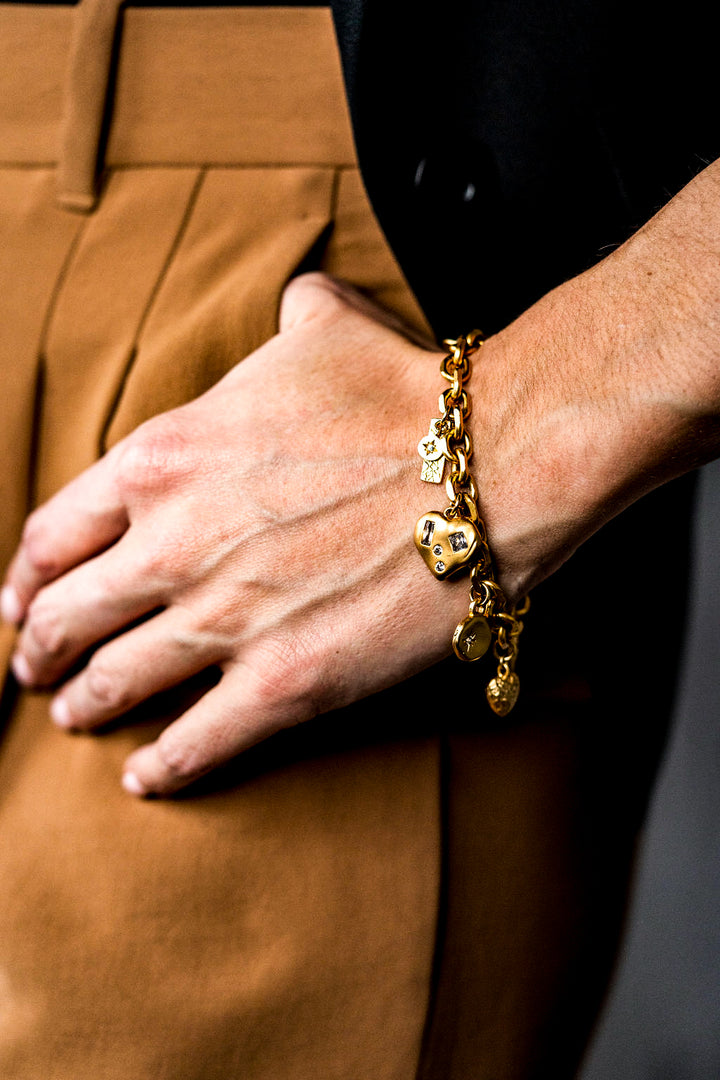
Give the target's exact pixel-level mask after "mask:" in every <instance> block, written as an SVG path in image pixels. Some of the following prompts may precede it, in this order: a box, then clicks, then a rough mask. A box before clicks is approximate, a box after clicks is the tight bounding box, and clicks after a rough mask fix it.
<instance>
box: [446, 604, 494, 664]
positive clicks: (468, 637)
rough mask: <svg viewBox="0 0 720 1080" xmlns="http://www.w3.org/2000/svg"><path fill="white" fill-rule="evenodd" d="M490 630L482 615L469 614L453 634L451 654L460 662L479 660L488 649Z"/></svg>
mask: <svg viewBox="0 0 720 1080" xmlns="http://www.w3.org/2000/svg"><path fill="white" fill-rule="evenodd" d="M491 642H492V630H491V629H490V623H489V622H488V621H487V619H486V618H485V616H484V615H473V614H470V615H468V617H467V618H466V619H464V620H463V622H461V623H460V624H459V625H458V626H457V627H456V628H455V633H454V634H453V639H452V647H453V652H454V653H455V655H456V656H457V657H458V658H459V659H460V660H470V661H472V660H479V659H480V657H481V656H484V655H485V653H486V652H487V651H488V649H489V648H490V643H491Z"/></svg>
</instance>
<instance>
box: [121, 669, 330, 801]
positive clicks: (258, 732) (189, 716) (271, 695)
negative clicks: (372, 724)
mask: <svg viewBox="0 0 720 1080" xmlns="http://www.w3.org/2000/svg"><path fill="white" fill-rule="evenodd" d="M283 698H284V695H283V694H282V691H281V684H280V683H276V684H275V685H274V686H272V685H269V684H268V683H264V682H261V681H260V680H258V679H257V677H256V676H255V675H253V673H252V672H251V670H250V669H249V668H247V667H246V666H245V665H244V664H236V665H233V666H232V667H230V668H228V669H227V670H226V672H225V674H224V675H223V678H222V679H221V680H220V682H219V683H218V685H217V686H216V687H214V688H213V689H212V690H210V691H208V693H207V694H205V696H204V697H202V698H201V699H200V701H199V702H197V704H196V705H194V706H193V707H192V708H191V709H189V710H188V711H187V712H186V713H185V714H184V715H183V716H181V717H180V719H179V720H176V721H175V722H174V723H173V724H171V725H170V726H169V727H168V728H166V729H165V731H164V732H163V733H162V735H161V736H160V737H159V738H158V739H157V740H156V741H155V742H154V743H150V744H149V745H148V746H143V747H141V748H140V749H139V750H136V751H135V753H133V754H131V755H130V757H129V758H128V759H127V761H126V763H125V769H124V773H123V779H122V783H123V787H124V788H125V790H126V791H128V792H129V793H130V794H131V795H171V794H173V792H176V791H179V790H180V789H181V788H183V787H186V786H187V785H188V784H190V783H192V781H193V780H197V779H198V778H199V777H201V776H203V775H205V773H208V772H210V771H211V770H212V769H214V768H217V767H218V766H219V765H224V764H225V763H226V762H228V761H230V759H231V758H233V757H235V756H236V755H237V754H239V753H241V751H243V750H247V749H249V748H250V747H251V746H254V745H255V744H256V743H258V742H261V741H262V740H263V739H266V738H268V737H269V736H271V735H274V734H276V733H277V732H278V731H281V730H283V728H286V727H291V726H292V725H293V724H297V723H300V721H302V720H305V719H308V718H309V717H310V716H311V715H312V714H313V711H314V710H313V709H312V708H311V707H310V706H309V705H308V703H307V701H303V700H302V699H300V698H297V697H293V698H285V699H284V700H283Z"/></svg>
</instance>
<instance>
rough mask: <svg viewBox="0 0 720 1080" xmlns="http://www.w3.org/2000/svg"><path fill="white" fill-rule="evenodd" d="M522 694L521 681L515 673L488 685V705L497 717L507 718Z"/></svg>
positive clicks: (500, 677) (494, 680)
mask: <svg viewBox="0 0 720 1080" xmlns="http://www.w3.org/2000/svg"><path fill="white" fill-rule="evenodd" d="M519 693H520V680H519V679H518V677H517V675H516V674H515V672H514V671H511V672H509V674H507V675H505V676H502V675H498V677H497V678H495V679H491V680H490V682H489V683H488V684H487V689H486V691H485V696H486V697H487V700H488V705H489V706H490V708H491V709H492V711H493V712H494V713H495V714H496V715H497V716H507V714H508V713H509V712H510V710H511V709H512V708H513V706H514V705H515V702H516V701H517V699H518V694H519Z"/></svg>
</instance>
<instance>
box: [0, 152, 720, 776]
mask: <svg viewBox="0 0 720 1080" xmlns="http://www.w3.org/2000/svg"><path fill="white" fill-rule="evenodd" d="M719 177H720V172H719V170H718V168H717V166H715V165H713V166H710V167H709V168H708V169H706V170H705V171H704V173H702V174H701V175H700V176H699V177H698V178H697V179H696V180H695V181H693V183H691V184H690V185H688V187H687V188H685V189H684V190H683V191H682V192H681V193H680V194H679V195H678V196H676V197H675V199H673V200H672V201H671V202H670V203H669V204H668V205H667V206H666V207H665V209H664V210H663V211H661V213H660V214H659V215H657V216H656V217H655V218H654V219H653V220H652V221H651V222H650V223H649V224H648V225H647V226H645V228H643V229H642V230H641V231H640V232H639V233H637V234H636V235H635V236H634V237H632V238H631V240H629V241H628V242H627V243H626V244H625V245H623V247H621V248H619V249H618V250H617V251H615V252H614V253H613V254H612V255H610V256H609V257H607V258H606V259H604V260H603V261H602V262H601V263H599V264H598V265H597V266H596V267H594V268H593V269H592V270H590V271H588V272H587V273H586V274H583V275H582V276H580V277H578V278H576V279H574V280H572V281H570V282H567V283H566V284H564V285H562V286H560V287H559V288H558V289H556V290H554V291H553V292H552V293H550V294H549V295H548V296H546V297H544V298H543V299H542V300H541V301H540V302H538V303H537V304H536V305H534V306H533V307H532V308H531V309H529V310H528V311H527V312H526V313H525V314H524V315H523V316H522V317H521V318H520V319H518V320H517V321H516V322H515V323H513V324H512V325H511V326H509V327H508V328H507V329H506V330H504V331H503V332H502V333H501V334H498V335H497V336H496V337H494V338H492V339H490V340H489V341H488V342H487V343H486V344H485V345H484V347H483V349H482V352H481V355H480V356H479V357H478V359H477V361H476V363H475V365H474V371H473V376H472V380H471V384H470V391H471V399H472V402H473V415H472V417H471V421H470V430H471V433H472V436H473V442H474V447H475V456H474V461H473V474H474V476H475V478H476V482H477V485H478V489H479V491H480V492H481V504H482V505H481V511H482V514H483V516H484V519H485V521H486V524H487V528H488V533H489V536H490V542H491V546H492V549H493V553H494V556H495V560H496V563H497V567H498V572H499V577H500V581H501V584H502V585H503V586H504V588H505V590H506V592H507V594H508V596H509V597H510V598H511V599H514V598H517V597H519V596H520V595H522V594H523V593H524V592H525V591H527V590H528V589H530V588H532V586H533V585H535V584H537V583H538V582H539V581H540V580H542V579H543V578H545V577H547V576H548V575H549V574H551V573H552V572H553V571H554V570H555V569H556V568H557V567H558V566H559V565H560V564H561V563H562V562H563V561H564V560H565V559H566V558H568V557H569V556H570V555H571V554H572V552H573V551H574V550H575V549H576V548H577V547H578V545H579V544H581V543H582V542H583V541H584V540H585V539H587V537H588V536H590V535H591V534H592V533H593V532H594V531H595V530H596V529H597V528H599V527H600V526H601V525H602V524H603V523H604V522H605V521H607V520H608V519H609V518H610V517H612V516H613V515H614V514H616V513H618V512H619V511H620V510H621V509H622V508H623V507H624V506H626V505H627V504H628V503H630V502H632V501H633V500H634V499H636V498H638V497H639V496H640V495H641V494H643V493H644V492H646V491H649V490H650V489H651V488H653V487H656V486H658V485H659V484H661V483H663V482H665V481H666V480H668V479H670V478H671V477H673V476H676V475H679V474H680V473H682V472H684V471H686V470H688V469H689V468H692V467H693V466H694V465H696V464H699V463H702V462H704V461H707V460H709V459H711V458H712V457H714V456H716V455H717V454H718V453H719V452H720V450H719V446H720V424H719V423H718V414H719V413H720V365H719V364H718V362H717V352H718V350H717V344H716V343H717V341H718V335H719V333H720V318H719V317H718V312H719V311H720V284H719V282H720V274H719V273H718V271H720V187H719ZM441 355H442V354H441V353H439V352H438V351H437V350H436V349H434V348H428V347H424V346H422V345H420V344H418V343H416V342H413V341H411V340H409V339H408V338H407V337H406V336H405V335H404V334H403V333H402V332H401V330H399V329H398V327H397V326H396V324H395V323H394V320H393V318H392V317H391V316H389V315H388V314H387V313H385V312H382V311H381V310H380V309H378V308H376V307H374V306H373V305H372V304H370V303H369V302H368V301H367V300H365V299H363V298H362V297H360V296H359V295H358V294H357V293H355V292H354V291H353V290H351V289H350V288H349V287H347V286H345V285H343V284H342V283H339V282H335V281H332V280H330V279H328V278H326V277H324V276H322V275H317V274H314V275H305V276H303V277H300V278H298V279H296V280H295V281H294V282H292V283H291V284H290V286H288V288H287V290H286V292H285V295H284V299H283V304H282V310H281V318H280V331H279V333H278V334H277V335H276V337H274V338H273V339H272V340H271V341H269V342H268V343H267V344H266V345H264V346H263V347H262V348H261V349H259V350H258V351H257V352H255V353H254V354H253V355H252V356H250V357H248V358H247V359H245V360H244V361H243V362H242V363H241V364H239V365H238V366H237V367H236V368H235V369H234V370H232V371H231V372H230V373H229V374H228V375H227V376H226V377H225V378H224V379H223V380H222V381H221V382H220V383H218V384H217V385H216V386H215V387H214V388H213V389H212V390H211V391H209V392H208V393H207V394H205V395H203V396H202V397H201V398H198V399H197V400H196V401H193V402H190V403H189V404H187V405H185V406H183V407H182V408H180V409H176V410H174V411H172V412H170V413H166V414H163V415H161V416H159V417H156V418H155V419H153V420H151V421H149V422H148V423H146V424H144V425H143V426H142V427H140V428H139V429H138V430H137V431H136V432H135V433H134V434H132V435H131V436H130V437H129V438H127V439H126V440H124V441H123V442H122V443H120V444H119V445H118V446H116V447H114V448H113V449H112V450H111V451H110V452H109V453H108V454H107V455H106V456H105V457H104V458H103V459H101V460H100V461H99V462H97V463H96V464H95V465H94V466H93V467H92V468H90V469H89V470H87V471H86V472H85V473H83V474H82V475H81V476H79V477H78V478H77V479H76V480H74V481H73V482H72V483H71V484H69V485H68V486H67V487H66V488H64V489H63V490H62V491H61V492H59V493H58V494H57V495H56V496H55V497H54V498H53V499H51V500H50V501H49V502H48V503H46V504H45V505H44V506H41V507H40V508H39V509H38V510H36V511H35V512H34V513H33V514H32V515H31V517H30V518H29V519H28V521H27V524H26V527H25V530H24V534H23V539H22V542H21V545H20V547H19V549H18V551H17V553H16V555H15V557H14V559H13V561H12V564H11V566H10V568H9V570H8V573H7V577H6V581H5V586H4V588H3V592H2V612H3V616H4V617H5V619H6V620H7V621H9V622H13V623H16V624H18V625H19V626H20V627H21V629H20V634H19V638H18V644H17V650H16V653H15V656H14V659H13V669H14V672H15V675H16V677H17V678H18V680H19V681H20V682H21V683H22V684H24V685H26V686H32V687H48V686H54V685H56V686H57V687H58V689H57V692H56V694H55V697H54V699H53V702H52V706H51V714H52V716H53V719H54V720H55V722H56V723H57V724H59V725H60V726H62V727H65V728H72V729H75V730H82V731H90V730H92V729H95V728H98V727H99V726H101V725H102V724H104V723H106V722H107V721H108V720H110V719H113V718H116V717H119V716H122V714H123V713H125V712H126V711H127V710H128V709H129V708H130V707H132V706H133V705H135V704H138V703H139V702H141V701H143V700H145V699H146V698H148V697H149V696H151V695H152V694H154V693H156V692H158V691H160V690H163V689H167V688H170V687H172V686H175V685H178V684H179V683H181V682H183V681H184V680H185V679H187V678H189V677H190V676H192V675H194V674H195V673H197V672H199V671H201V670H203V669H204V668H206V667H208V666H209V665H218V666H219V668H220V669H221V671H222V677H221V679H220V681H219V682H218V684H217V685H216V686H215V687H214V688H213V689H211V690H209V691H208V692H207V693H206V694H205V696H204V697H202V698H201V699H200V700H199V701H198V702H197V703H195V704H194V705H192V706H191V707H190V708H189V709H188V711H187V712H185V714H184V715H183V716H181V717H180V718H179V719H178V720H176V721H175V722H173V723H172V724H170V725H169V726H168V727H167V728H166V730H165V731H164V732H163V733H162V734H161V735H160V737H159V738H158V739H157V741H155V742H154V743H152V744H149V745H147V746H144V747H142V748H140V749H139V750H137V751H135V752H134V753H133V754H132V755H131V756H130V758H129V759H128V761H127V763H126V767H125V772H124V776H123V783H124V785H125V787H126V789H127V790H128V791H129V792H131V793H132V794H137V795H146V794H155V795H168V794H171V793H172V792H174V791H177V790H179V789H180V788H182V787H184V786H185V785H186V784H188V783H190V782H191V781H192V780H194V779H196V778H197V777H199V776H201V775H202V774H204V773H206V772H208V771H210V770H212V769H213V768H215V767H216V766H218V765H220V764H222V763H224V762H225V761H227V760H228V759H229V758H231V757H232V756H234V755H235V754H238V753H240V752H241V751H243V750H244V749H246V748H247V747H249V746H251V745H253V744H254V743H256V742H258V741H260V740H262V739H264V738H266V737H268V736H269V735H271V734H273V733H274V732H276V731H278V730H280V729H282V728H284V727H287V726H289V725H292V724H297V723H300V722H302V721H304V720H306V719H308V718H310V717H312V716H314V715H316V714H317V713H319V712H324V711H327V710H330V709H333V708H336V707H338V706H341V705H344V704H347V703H348V702H351V701H354V700H357V699H358V698H360V697H363V696H365V695H367V694H370V693H372V692H374V691H376V690H379V689H381V688H382V687H385V686H388V685H390V684H393V683H395V682H397V681H399V680H401V679H403V678H405V677H407V676H408V675H410V674H412V673H414V672H417V671H419V670H420V669H422V668H424V667H426V666H427V665H429V664H432V663H433V662H435V661H437V660H439V659H441V658H442V657H443V656H445V655H446V654H447V653H448V652H449V642H450V638H451V635H452V631H453V629H454V626H455V624H456V623H457V622H458V620H459V619H460V618H462V617H463V616H464V614H465V612H466V610H467V581H463V580H460V581H455V582H443V583H440V582H437V581H435V580H434V578H433V577H432V576H431V575H430V574H429V572H428V571H427V569H426V568H425V567H424V565H423V564H422V562H421V560H420V558H419V556H418V555H417V552H416V551H415V548H414V545H413V542H412V539H411V537H412V530H413V526H414V523H415V520H416V519H417V518H418V517H419V516H420V515H421V514H422V513H423V512H425V511H427V510H429V509H439V510H442V509H444V507H445V505H446V503H445V497H444V490H443V488H434V487H432V488H431V487H430V486H429V485H425V484H422V483H421V482H420V479H419V472H420V460H419V458H418V457H417V455H416V453H415V446H416V444H417V441H418V439H419V438H420V437H421V436H422V435H423V434H425V433H426V431H427V427H428V420H429V418H430V416H432V415H436V412H435V411H434V409H435V407H436V401H437V396H438V393H439V391H440V389H441V386H442V384H441V381H440V378H439V362H440V358H441ZM349 358H350V359H351V362H349ZM142 616H149V617H148V618H146V619H145V620H144V621H141V622H140V623H139V624H138V623H137V622H136V620H138V619H140V618H141V617H142ZM108 639H109V640H108ZM100 642H104V643H103V644H100V645H99V647H98V648H96V649H95V651H91V652H90V653H89V654H88V650H92V649H93V647H94V646H96V645H98V643H100ZM86 655H89V657H90V658H89V660H87V661H86V662H85V663H84V666H81V667H80V670H79V671H77V669H75V673H74V674H73V675H72V677H71V678H70V679H69V680H68V681H65V682H63V679H64V678H65V676H66V675H67V673H68V672H69V671H70V669H71V668H72V667H73V665H76V663H77V661H78V660H79V659H80V658H82V657H83V656H86Z"/></svg>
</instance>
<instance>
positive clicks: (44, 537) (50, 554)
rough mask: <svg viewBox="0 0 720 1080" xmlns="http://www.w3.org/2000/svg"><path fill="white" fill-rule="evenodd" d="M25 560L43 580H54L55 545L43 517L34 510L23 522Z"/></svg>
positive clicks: (56, 570) (56, 565) (55, 573)
mask: <svg viewBox="0 0 720 1080" xmlns="http://www.w3.org/2000/svg"><path fill="white" fill-rule="evenodd" d="M22 546H23V550H24V553H25V558H26V559H27V561H28V563H29V564H30V567H31V568H32V570H33V571H34V572H35V573H36V574H37V575H38V577H40V578H42V579H43V580H47V579H50V578H54V577H56V576H57V573H58V570H59V563H58V560H57V556H56V554H55V545H54V544H53V543H52V539H51V537H50V534H49V530H48V528H47V525H46V524H45V515H44V514H42V513H41V512H40V511H38V510H36V511H35V512H34V513H32V514H31V515H30V517H29V518H28V519H27V521H26V522H25V527H24V529H23V535H22Z"/></svg>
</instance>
